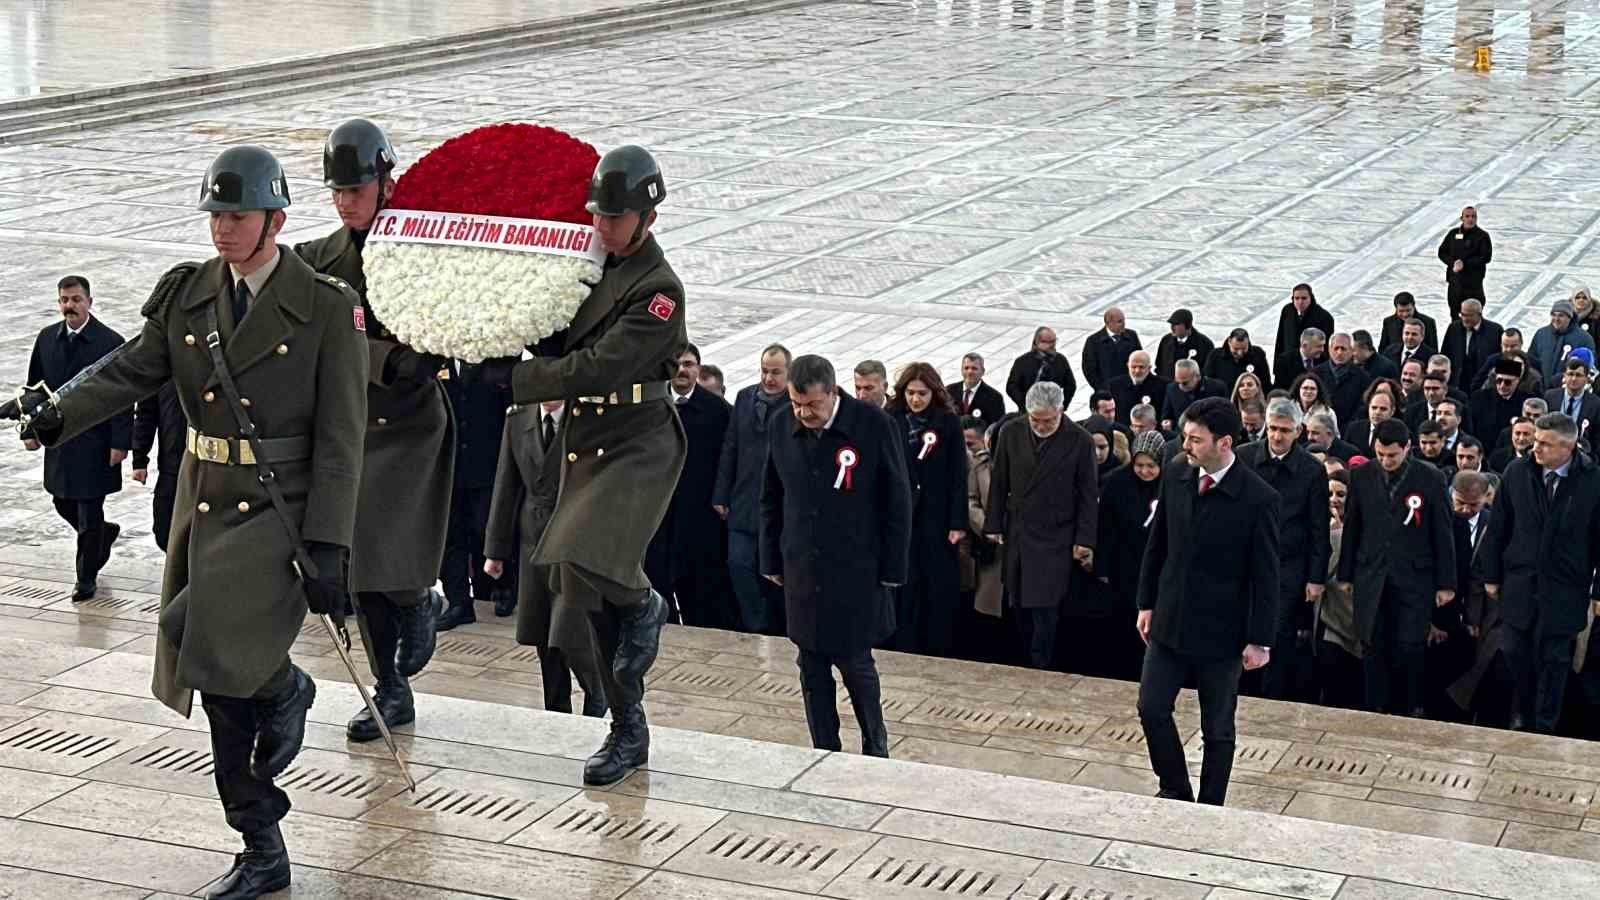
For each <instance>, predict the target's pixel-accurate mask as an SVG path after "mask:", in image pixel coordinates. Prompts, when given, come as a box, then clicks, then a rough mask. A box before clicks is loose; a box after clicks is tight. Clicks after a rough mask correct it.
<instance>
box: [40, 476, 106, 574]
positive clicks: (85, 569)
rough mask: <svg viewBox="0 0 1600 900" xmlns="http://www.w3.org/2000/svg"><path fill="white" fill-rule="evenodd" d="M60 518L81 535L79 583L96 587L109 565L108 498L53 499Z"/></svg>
mask: <svg viewBox="0 0 1600 900" xmlns="http://www.w3.org/2000/svg"><path fill="white" fill-rule="evenodd" d="M51 499H52V501H53V502H54V503H55V507H56V515H58V516H60V517H61V518H63V519H65V520H66V522H67V524H68V525H71V526H72V530H73V531H76V532H77V533H78V554H77V559H76V560H75V568H76V570H77V573H78V583H79V584H94V579H95V576H97V575H99V574H100V567H101V566H102V565H104V564H105V554H106V547H105V531H106V498H104V497H95V498H94V499H92V500H68V499H64V498H61V497H53V498H51Z"/></svg>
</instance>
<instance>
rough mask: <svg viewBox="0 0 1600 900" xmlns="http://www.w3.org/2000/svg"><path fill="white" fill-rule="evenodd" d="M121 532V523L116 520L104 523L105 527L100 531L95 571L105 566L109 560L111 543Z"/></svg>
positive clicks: (114, 541) (113, 542) (115, 540)
mask: <svg viewBox="0 0 1600 900" xmlns="http://www.w3.org/2000/svg"><path fill="white" fill-rule="evenodd" d="M121 534H122V526H121V525H118V524H117V523H116V522H107V523H106V525H105V529H104V530H102V531H101V532H100V565H98V566H96V567H95V571H97V572H98V571H99V570H100V569H103V568H105V565H106V563H108V562H110V561H111V545H112V544H115V543H116V542H117V538H118V537H119V536H121Z"/></svg>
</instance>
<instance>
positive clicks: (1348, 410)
mask: <svg viewBox="0 0 1600 900" xmlns="http://www.w3.org/2000/svg"><path fill="white" fill-rule="evenodd" d="M1312 371H1313V373H1315V374H1316V375H1317V376H1318V377H1320V378H1321V379H1322V383H1323V384H1324V385H1326V386H1327V388H1328V394H1329V396H1328V398H1327V399H1328V404H1329V406H1331V407H1332V408H1333V414H1334V415H1335V416H1337V417H1338V419H1339V421H1340V422H1341V423H1345V422H1354V421H1355V420H1357V419H1359V418H1361V417H1362V416H1363V415H1365V414H1366V409H1364V408H1363V407H1364V406H1365V403H1364V401H1363V400H1362V399H1361V398H1362V396H1363V395H1364V394H1365V393H1366V391H1367V385H1369V384H1371V383H1372V376H1371V375H1368V374H1367V370H1366V369H1363V368H1362V367H1361V366H1360V365H1359V364H1358V363H1357V362H1356V349H1355V342H1354V341H1352V340H1351V339H1350V335H1348V334H1344V333H1342V332H1341V333H1339V334H1336V335H1334V336H1333V337H1331V338H1329V339H1328V358H1327V359H1325V360H1323V361H1322V362H1320V363H1318V364H1317V367H1316V368H1315V369H1313V370H1312Z"/></svg>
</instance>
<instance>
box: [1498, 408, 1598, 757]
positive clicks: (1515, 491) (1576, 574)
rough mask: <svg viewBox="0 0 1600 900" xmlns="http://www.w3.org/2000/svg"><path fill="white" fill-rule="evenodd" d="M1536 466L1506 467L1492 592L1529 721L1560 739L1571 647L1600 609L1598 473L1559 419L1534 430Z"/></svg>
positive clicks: (1573, 431) (1570, 427)
mask: <svg viewBox="0 0 1600 900" xmlns="http://www.w3.org/2000/svg"><path fill="white" fill-rule="evenodd" d="M1535 427H1536V431H1535V437H1534V444H1533V457H1532V459H1519V460H1517V461H1516V462H1513V463H1512V464H1511V465H1510V466H1508V467H1506V473H1505V478H1504V480H1503V481H1502V482H1501V485H1500V491H1499V493H1498V494H1496V496H1495V505H1494V509H1495V517H1494V525H1493V527H1492V528H1491V529H1490V533H1489V538H1488V546H1487V547H1485V548H1484V557H1485V558H1484V578H1483V580H1484V587H1485V590H1486V591H1487V592H1488V594H1489V596H1490V597H1496V596H1498V597H1499V598H1500V601H1501V613H1502V614H1503V615H1504V617H1505V643H1504V648H1505V654H1506V662H1507V664H1509V665H1510V667H1511V674H1512V680H1513V682H1514V684H1515V685H1516V693H1517V698H1518V701H1519V702H1518V706H1519V709H1520V712H1521V715H1522V718H1523V723H1524V724H1525V725H1527V726H1528V727H1531V728H1532V730H1534V731H1538V732H1541V733H1544V734H1551V733H1553V732H1554V731H1555V727H1556V722H1557V720H1558V719H1559V718H1560V716H1561V702H1562V692H1563V691H1564V690H1565V688H1566V683H1567V675H1568V673H1569V672H1570V671H1571V668H1572V655H1573V639H1574V638H1575V637H1577V635H1578V632H1580V631H1582V630H1583V629H1584V627H1585V626H1586V625H1587V618H1588V609H1589V606H1590V604H1591V602H1594V603H1600V584H1597V583H1596V573H1597V570H1600V468H1596V466H1595V464H1594V463H1593V462H1592V461H1590V459H1589V458H1588V457H1587V456H1584V455H1583V454H1582V453H1579V452H1577V444H1578V430H1577V427H1576V426H1575V425H1574V424H1573V422H1572V420H1571V419H1569V418H1567V417H1566V416H1564V415H1562V414H1561V413H1558V412H1552V413H1546V414H1545V415H1544V416H1542V417H1541V418H1540V419H1539V421H1538V422H1536V423H1535Z"/></svg>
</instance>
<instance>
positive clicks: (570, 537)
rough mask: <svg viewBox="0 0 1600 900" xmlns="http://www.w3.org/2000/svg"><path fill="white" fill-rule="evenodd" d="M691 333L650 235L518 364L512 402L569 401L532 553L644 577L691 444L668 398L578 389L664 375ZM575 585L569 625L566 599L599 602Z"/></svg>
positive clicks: (633, 583)
mask: <svg viewBox="0 0 1600 900" xmlns="http://www.w3.org/2000/svg"><path fill="white" fill-rule="evenodd" d="M658 294H660V295H662V299H661V300H659V301H658V300H656V299H655V298H656V295H658ZM688 342H689V338H688V332H687V330H686V329H685V326H684V299H683V284H682V283H681V282H680V281H678V276H677V275H675V274H673V272H672V267H671V266H669V265H667V261H666V259H665V257H663V256H662V254H661V247H660V246H659V245H658V244H657V243H656V240H655V238H654V237H649V238H646V239H645V242H644V244H643V245H642V246H641V247H640V249H639V251H638V252H637V253H635V254H634V255H632V256H630V257H627V258H625V259H623V260H620V261H616V262H615V264H613V265H610V266H608V267H607V269H606V271H605V275H604V276H603V277H602V278H601V279H600V283H599V284H596V285H595V286H594V288H593V290H591V291H590V293H589V298H588V299H587V300H585V301H584V302H583V305H582V306H580V307H579V308H578V311H577V313H576V314H574V315H573V317H572V324H571V325H569V326H568V327H567V329H566V330H565V331H564V332H561V333H558V334H557V335H555V336H554V337H552V338H551V339H548V340H546V341H543V342H541V343H540V345H539V347H538V355H537V356H536V357H535V358H533V359H529V360H524V361H523V362H521V363H519V364H518V365H517V367H516V369H515V371H514V372H513V374H512V377H511V392H512V397H513V399H515V401H516V402H517V403H518V404H534V403H539V402H541V401H544V400H566V401H567V414H566V417H565V419H564V420H563V421H562V427H561V440H562V447H561V450H562V453H563V454H564V455H563V457H562V468H561V488H560V494H559V496H558V498H557V500H556V509H555V513H554V514H553V515H552V516H551V518H550V524H549V526H548V527H547V528H546V529H545V532H544V538H543V540H542V541H540V543H539V549H538V551H537V552H536V553H535V554H534V560H533V561H534V562H535V563H537V564H539V565H547V566H553V565H557V564H562V563H566V564H571V565H575V566H578V567H579V568H581V569H583V570H585V571H587V572H591V573H593V574H595V575H599V576H600V577H602V578H605V579H607V580H609V581H612V582H615V583H617V584H620V585H622V586H624V587H628V588H634V589H643V588H647V587H649V586H650V582H649V580H648V579H646V578H645V575H644V568H643V561H644V551H645V547H646V546H648V545H649V543H650V538H651V536H653V535H654V534H655V532H656V528H657V526H659V525H660V524H661V520H662V518H663V517H664V516H665V515H666V512H667V505H668V504H669V503H671V502H672V491H673V488H674V487H675V486H676V485H677V483H678V473H679V471H680V470H681V469H682V468H683V460H684V456H685V455H686V453H687V450H688V442H687V440H686V439H685V437H684V433H683V425H682V424H681V423H680V422H679V421H678V413H677V410H675V409H674V408H673V406H672V401H671V400H670V399H666V398H663V399H660V400H651V401H648V402H645V403H637V404H630V405H624V406H596V405H593V404H575V403H574V401H575V400H576V398H578V397H586V396H599V395H605V394H609V393H611V392H613V391H622V390H625V389H627V388H630V387H631V386H632V385H634V384H640V383H647V382H665V381H667V380H669V379H670V378H671V377H672V375H673V373H675V372H676V371H677V368H678V363H677V358H678V354H679V353H680V352H682V351H683V348H684V346H685V345H687V344H688ZM572 593H574V592H572V591H564V592H563V593H562V595H561V596H560V597H559V598H558V599H557V601H556V609H555V618H556V620H557V621H556V622H555V623H554V625H553V630H554V631H555V632H557V633H558V634H559V633H567V629H566V628H565V627H564V626H563V624H562V623H561V622H560V619H561V617H562V615H563V613H564V612H565V611H566V610H565V609H564V607H567V606H568V605H569V604H575V605H578V606H580V607H592V606H593V604H594V602H595V600H594V598H592V597H573V596H570V595H571V594H572Z"/></svg>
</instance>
